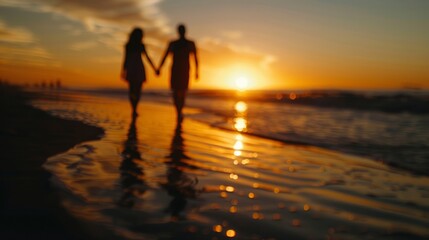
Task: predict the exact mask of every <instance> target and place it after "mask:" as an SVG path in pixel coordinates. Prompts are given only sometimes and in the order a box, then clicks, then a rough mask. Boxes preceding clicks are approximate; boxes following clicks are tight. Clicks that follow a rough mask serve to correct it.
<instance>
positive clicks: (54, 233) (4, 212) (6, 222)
mask: <svg viewBox="0 0 429 240" xmlns="http://www.w3.org/2000/svg"><path fill="white" fill-rule="evenodd" d="M31 98H37V96H36V95H34V94H31V93H25V92H24V91H23V90H22V89H20V88H18V87H15V86H10V85H0V101H1V102H0V111H1V112H2V117H1V119H0V142H1V145H2V163H1V164H2V168H1V170H0V177H1V180H0V196H1V198H0V208H1V209H0V212H1V215H0V223H1V224H0V225H1V226H0V232H1V235H2V237H4V238H6V239H29V238H31V239H88V238H89V237H85V231H84V226H81V225H80V224H78V223H77V221H75V220H74V219H73V218H72V217H71V216H70V215H69V214H68V213H67V211H66V210H65V209H64V208H63V207H62V206H61V202H60V198H59V195H58V193H57V192H56V191H55V189H54V188H53V187H52V186H51V183H50V177H51V174H50V173H48V172H47V171H46V170H44V169H43V168H42V165H43V164H44V163H45V162H46V160H47V159H48V158H49V157H51V156H54V155H56V154H59V153H61V152H64V151H66V150H68V149H70V148H72V147H73V146H75V145H76V144H78V143H81V142H84V141H89V140H96V139H99V136H101V135H102V134H103V133H104V130H103V129H101V128H98V127H94V126H89V125H86V124H84V123H82V122H78V121H71V120H64V119H60V118H57V117H53V116H51V115H49V114H48V113H47V112H44V111H42V110H39V109H36V108H34V107H32V106H30V105H29V104H28V103H27V101H28V100H29V99H31Z"/></svg>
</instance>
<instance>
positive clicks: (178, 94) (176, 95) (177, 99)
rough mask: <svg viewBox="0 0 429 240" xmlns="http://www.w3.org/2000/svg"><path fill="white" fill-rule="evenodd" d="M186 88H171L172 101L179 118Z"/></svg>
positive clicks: (183, 104)
mask: <svg viewBox="0 0 429 240" xmlns="http://www.w3.org/2000/svg"><path fill="white" fill-rule="evenodd" d="M185 97H186V90H173V101H174V106H175V107H176V112H177V117H178V118H179V119H181V118H182V117H183V115H182V109H183V107H184V106H185Z"/></svg>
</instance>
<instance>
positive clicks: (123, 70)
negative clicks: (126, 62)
mask: <svg viewBox="0 0 429 240" xmlns="http://www.w3.org/2000/svg"><path fill="white" fill-rule="evenodd" d="M121 79H122V80H124V81H127V70H125V69H122V70H121Z"/></svg>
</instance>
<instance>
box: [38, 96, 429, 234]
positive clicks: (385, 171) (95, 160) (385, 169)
mask: <svg viewBox="0 0 429 240" xmlns="http://www.w3.org/2000/svg"><path fill="white" fill-rule="evenodd" d="M64 96H65V94H53V96H52V97H50V98H49V99H47V100H37V101H33V102H32V103H33V105H35V106H37V107H38V108H41V109H44V110H46V111H48V112H50V113H51V114H53V115H55V116H60V117H63V118H70V119H77V120H81V121H84V122H86V123H89V124H92V125H97V126H99V127H102V128H103V129H104V130H105V135H104V136H103V137H102V138H101V139H100V140H95V141H87V142H84V143H81V144H78V145H76V146H75V147H73V148H71V149H69V150H68V151H66V152H64V153H62V154H58V155H55V156H52V157H51V158H49V159H48V161H47V162H46V163H45V164H44V168H45V169H47V170H49V172H51V173H52V174H53V178H52V183H53V184H54V186H55V187H56V189H57V190H58V191H59V192H61V193H62V194H61V202H62V205H63V206H64V207H65V209H67V211H68V212H69V213H70V214H71V215H72V216H74V217H75V219H77V221H79V222H80V223H82V224H83V225H85V226H87V228H89V229H91V230H92V232H91V234H92V235H93V236H99V237H98V238H103V239H106V238H112V239H232V238H233V239H427V238H428V237H429V228H428V226H429V220H428V219H429V201H428V199H429V178H428V177H426V176H419V175H413V174H412V173H409V172H406V171H403V170H398V169H395V168H392V167H389V166H387V165H384V164H382V163H380V162H376V161H373V160H370V159H365V158H362V157H355V156H352V155H346V154H342V153H339V152H335V151H330V150H326V149H322V148H318V147H312V146H304V145H293V144H286V143H282V142H278V141H273V140H269V139H264V138H260V137H256V136H251V135H247V134H245V133H241V132H239V131H226V130H222V129H219V128H215V127H211V126H209V125H207V124H204V123H201V122H198V121H195V120H193V119H194V117H195V118H197V117H196V116H198V115H199V114H204V113H201V112H199V111H198V110H196V109H186V117H185V120H184V121H183V122H182V123H181V124H177V122H176V119H175V113H174V109H173V107H172V106H171V105H165V104H159V103H154V102H151V101H149V100H148V99H147V98H146V99H145V98H144V99H143V101H142V102H141V104H140V105H139V110H138V111H139V113H140V116H139V117H137V118H136V119H132V118H131V114H130V107H129V104H128V102H127V100H126V98H125V97H124V98H122V99H113V98H105V97H96V96H89V95H85V94H75V96H73V94H69V95H68V96H67V99H65V98H63V97H64ZM221 120H222V119H221ZM224 121H228V120H225V119H224ZM231 124H233V123H231Z"/></svg>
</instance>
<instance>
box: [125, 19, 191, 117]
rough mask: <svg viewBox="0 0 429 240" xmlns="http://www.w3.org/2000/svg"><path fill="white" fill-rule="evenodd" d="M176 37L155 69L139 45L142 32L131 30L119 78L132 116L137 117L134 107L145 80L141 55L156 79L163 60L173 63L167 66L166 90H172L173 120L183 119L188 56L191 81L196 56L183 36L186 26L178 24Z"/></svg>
mask: <svg viewBox="0 0 429 240" xmlns="http://www.w3.org/2000/svg"><path fill="white" fill-rule="evenodd" d="M177 32H178V34H179V38H178V39H177V40H174V41H171V42H170V43H169V44H168V47H167V49H166V51H165V53H164V56H163V57H162V61H161V63H160V65H159V67H158V68H156V67H155V65H154V64H153V62H152V60H151V59H150V57H149V55H148V53H147V51H146V47H145V44H144V43H143V36H144V34H143V30H142V29H141V28H134V29H133V30H132V31H131V33H130V36H129V39H128V42H127V44H126V45H125V60H124V64H123V68H122V72H121V77H122V79H124V80H125V81H127V82H128V84H129V99H130V103H131V107H132V113H133V117H136V116H137V115H138V114H137V104H138V102H139V100H140V94H141V89H142V85H143V83H144V82H145V81H146V73H145V68H144V64H143V60H142V57H141V55H143V56H145V57H146V58H147V60H148V62H149V64H150V65H151V66H152V68H153V70H154V71H155V73H156V75H157V76H159V74H160V70H161V68H162V66H163V65H164V62H165V60H166V58H167V57H168V56H169V55H170V54H171V55H172V57H173V63H172V66H171V75H170V88H171V90H172V96H173V102H174V106H175V108H176V112H177V121H181V120H182V119H183V114H182V109H183V107H184V105H185V98H186V93H187V90H188V87H189V68H190V60H189V58H190V56H191V55H193V56H194V61H195V78H196V79H197V80H198V57H197V49H196V47H195V43H194V42H193V41H191V40H189V39H187V38H186V37H185V34H186V27H185V25H183V24H180V25H179V26H178V27H177Z"/></svg>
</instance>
